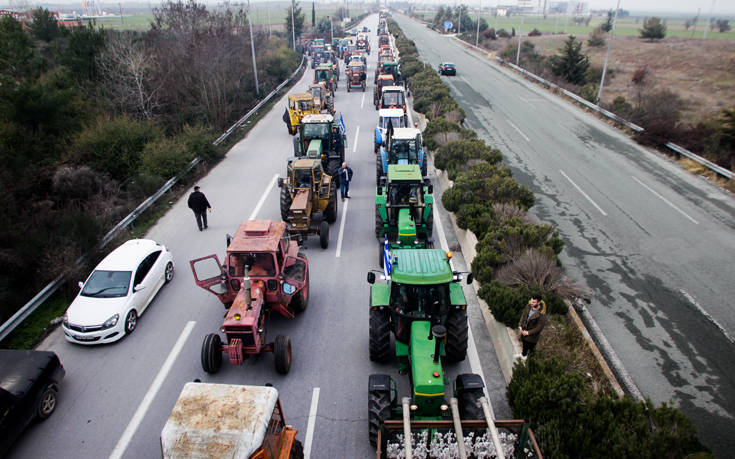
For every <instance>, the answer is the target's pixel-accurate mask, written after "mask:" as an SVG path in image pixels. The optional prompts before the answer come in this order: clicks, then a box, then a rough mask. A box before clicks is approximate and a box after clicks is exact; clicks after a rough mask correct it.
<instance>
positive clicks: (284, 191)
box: [281, 185, 291, 222]
mask: <svg viewBox="0 0 735 459" xmlns="http://www.w3.org/2000/svg"><path fill="white" fill-rule="evenodd" d="M290 210H291V193H289V191H288V188H286V186H285V185H284V186H283V188H281V220H283V221H284V222H285V221H287V219H288V214H289V212H290Z"/></svg>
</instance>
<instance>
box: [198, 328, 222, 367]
mask: <svg viewBox="0 0 735 459" xmlns="http://www.w3.org/2000/svg"><path fill="white" fill-rule="evenodd" d="M221 366H222V340H221V339H220V337H219V335H217V334H216V333H210V334H209V335H207V336H205V337H204V342H203V343H202V369H203V370H204V371H206V372H207V373H210V374H214V373H217V372H218V371H219V369H220V367H221Z"/></svg>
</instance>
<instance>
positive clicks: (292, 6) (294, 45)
mask: <svg viewBox="0 0 735 459" xmlns="http://www.w3.org/2000/svg"><path fill="white" fill-rule="evenodd" d="M248 1H250V0H248ZM293 9H294V0H291V38H293V50H294V52H295V51H296V23H295V22H294V20H293Z"/></svg>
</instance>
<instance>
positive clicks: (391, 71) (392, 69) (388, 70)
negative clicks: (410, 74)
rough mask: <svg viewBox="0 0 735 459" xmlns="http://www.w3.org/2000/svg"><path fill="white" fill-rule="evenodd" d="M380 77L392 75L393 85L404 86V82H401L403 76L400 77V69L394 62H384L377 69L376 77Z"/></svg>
mask: <svg viewBox="0 0 735 459" xmlns="http://www.w3.org/2000/svg"><path fill="white" fill-rule="evenodd" d="M380 75H392V76H393V80H394V81H395V84H396V85H398V86H404V87H405V86H406V83H405V81H403V76H402V75H401V69H400V66H399V65H398V62H395V61H385V62H383V64H382V65H381V66H380V68H379V69H378V76H380Z"/></svg>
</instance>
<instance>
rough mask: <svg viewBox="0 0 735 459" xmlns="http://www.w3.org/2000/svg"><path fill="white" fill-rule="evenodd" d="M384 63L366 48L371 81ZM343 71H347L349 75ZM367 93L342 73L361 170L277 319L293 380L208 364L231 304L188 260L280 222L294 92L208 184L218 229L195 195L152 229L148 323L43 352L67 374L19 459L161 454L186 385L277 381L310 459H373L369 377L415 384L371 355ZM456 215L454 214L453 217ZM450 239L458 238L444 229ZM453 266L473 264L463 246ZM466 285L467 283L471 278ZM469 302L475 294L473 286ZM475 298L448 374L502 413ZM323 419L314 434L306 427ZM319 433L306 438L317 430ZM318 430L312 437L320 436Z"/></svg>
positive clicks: (265, 365)
mask: <svg viewBox="0 0 735 459" xmlns="http://www.w3.org/2000/svg"><path fill="white" fill-rule="evenodd" d="M365 24H367V25H368V27H370V29H371V31H372V34H371V39H372V42H373V49H376V48H377V38H376V36H375V29H376V27H377V16H376V15H374V16H370V17H369V18H367V20H366V22H365ZM376 60H377V57H376V55H375V54H372V55H371V56H369V60H368V75H369V76H371V75H372V74H373V71H374V69H375V65H376ZM343 69H344V66H342V70H343ZM311 78H313V72H312V71H307V72H306V74H305V76H304V77H303V78H302V79H301V81H299V82H298V84H297V85H296V87H295V88H294V89H292V92H300V91H302V90H304V89H305V88H306V86H307V84H308V83H309V80H310V79H311ZM368 83H369V84H368V88H367V90H366V92H365V93H362V92H351V93H349V94H348V93H347V92H346V89H345V86H344V77H343V78H342V79H341V81H340V85H339V89H338V91H337V97H336V108H337V110H338V113H339V112H341V113H342V114H343V116H344V119H345V122H346V124H347V130H348V132H347V137H348V145H347V160H348V162H349V163H350V165H351V167H352V168H353V169H354V172H355V176H354V180H353V182H352V186H351V188H352V189H351V191H350V195H351V197H352V199H349V200H348V201H346V202H345V203H342V202H340V203H339V214H338V219H337V222H335V223H334V224H333V225H332V227H331V234H330V244H329V248H328V249H326V250H322V249H320V248H319V244H318V238H316V237H312V238H310V239H309V240H308V241H307V242H306V244H305V247H306V248H307V250H306V253H307V256H308V258H309V261H310V277H311V285H310V287H311V292H310V296H311V297H310V300H309V306H308V309H307V310H306V311H305V312H304V313H303V314H301V315H299V316H297V317H296V318H295V319H293V320H286V319H283V318H281V317H280V316H277V315H274V316H272V318H271V320H270V323H269V326H268V335H269V336H270V337H271V338H273V337H275V335H276V334H279V333H285V334H288V335H289V336H290V337H291V340H292V345H293V364H292V367H291V371H290V373H289V374H288V375H286V376H282V375H279V374H277V373H276V371H275V368H274V364H273V356H272V355H270V354H265V355H263V356H262V357H261V358H251V359H250V360H247V361H246V362H245V365H244V366H243V367H235V366H231V365H230V364H229V363H228V362H227V361H225V362H223V366H222V369H221V370H220V372H219V373H217V374H216V375H208V374H206V373H205V372H204V371H203V370H202V368H201V365H200V349H201V344H202V340H203V338H204V336H205V335H206V334H208V333H212V332H216V331H217V330H218V329H219V327H220V325H221V320H222V316H223V313H224V308H223V307H222V305H221V303H220V302H219V301H218V300H217V298H216V297H214V296H213V295H211V294H208V293H207V292H205V291H204V290H202V289H200V288H198V287H197V286H196V285H195V284H194V280H193V276H192V274H191V271H190V268H189V264H188V261H189V260H190V259H194V258H198V257H201V256H206V255H208V254H211V253H216V254H218V255H219V256H220V258H221V257H222V255H223V253H224V250H225V235H226V234H227V233H233V232H234V231H235V229H236V228H237V226H238V225H239V224H240V222H241V221H243V220H246V219H251V218H258V219H274V220H278V219H280V213H279V204H278V192H279V189H278V187H277V186H276V175H278V174H281V175H283V174H284V171H285V167H286V159H287V158H288V157H290V156H292V152H293V144H292V137H291V136H289V135H288V134H287V133H286V128H285V125H284V123H283V121H282V120H281V115H282V113H283V108H284V106H285V104H286V98H285V97H283V98H282V99H281V101H280V102H279V103H277V104H276V106H275V108H274V109H273V110H272V111H271V112H269V113H268V114H266V115H265V116H264V117H263V118H262V119H261V120H260V121H259V122H258V124H257V125H256V126H255V127H254V128H253V129H252V130H251V131H250V133H249V134H248V135H247V137H246V138H245V139H243V140H242V141H241V142H239V143H238V144H237V145H236V146H235V147H233V148H232V150H231V151H230V152H229V153H228V155H227V157H226V158H225V159H224V160H223V161H222V162H221V163H220V164H219V165H217V167H215V168H214V169H212V171H211V172H210V173H209V174H208V175H207V176H206V177H204V178H203V179H202V180H201V181H200V182H199V183H198V184H199V185H200V186H201V188H202V191H203V192H204V193H205V194H206V195H207V197H208V199H209V201H210V202H211V203H212V205H213V208H214V211H213V213H212V214H210V216H209V229H208V230H205V231H204V232H199V231H198V230H197V227H196V224H195V221H194V216H193V214H192V213H191V211H190V210H189V209H188V208H187V206H186V199H183V200H181V201H180V202H177V203H176V204H175V205H174V206H173V207H172V208H171V210H169V211H168V213H166V215H164V216H163V217H162V218H161V219H160V220H159V222H158V223H157V224H156V225H155V226H154V227H153V228H152V229H151V230H150V232H149V234H148V235H147V237H148V238H151V239H155V240H157V241H160V242H162V243H164V244H165V245H166V246H168V247H169V248H170V249H171V250H172V252H173V255H174V260H175V263H176V275H175V277H174V279H173V281H172V282H171V283H170V284H169V285H167V286H166V287H164V288H163V289H162V290H161V291H160V293H159V294H158V296H157V298H156V299H155V301H154V303H153V304H152V305H151V306H150V308H149V309H147V310H146V313H145V314H144V315H143V316H142V317H141V318H140V321H139V323H138V327H137V329H136V330H135V332H134V333H133V334H132V335H130V336H129V337H127V338H125V339H123V340H121V341H119V342H117V343H114V344H111V345H105V346H98V347H82V346H77V345H72V344H70V343H67V342H66V341H64V339H63V336H62V334H61V331H60V330H56V331H55V332H54V333H52V334H51V335H50V336H49V337H48V339H46V340H45V341H44V343H43V344H42V345H41V346H40V347H41V348H43V349H51V350H53V351H55V352H56V353H57V354H58V355H59V357H60V358H61V360H62V362H63V364H64V366H65V368H66V378H65V379H64V381H63V384H62V388H61V392H60V397H59V403H58V407H57V410H56V412H55V413H54V415H53V416H52V417H51V418H50V419H48V420H47V421H45V422H43V423H39V424H36V425H34V426H32V427H31V428H29V429H28V430H27V431H26V433H25V435H24V436H23V437H22V438H21V439H20V440H19V441H18V442H17V443H16V445H15V447H14V449H13V450H12V451H11V453H10V456H11V457H14V458H34V459H37V458H45V457H64V458H67V457H68V458H71V457H73V458H77V459H84V458H90V459H97V458H101V457H114V458H117V457H126V458H155V457H160V443H159V435H160V432H161V429H162V427H163V425H164V424H165V422H166V419H167V418H168V415H169V413H170V411H171V409H172V407H173V405H174V403H175V401H176V399H177V397H178V394H179V392H180V390H181V388H182V387H183V385H184V384H185V383H186V382H189V381H193V380H195V379H200V380H202V381H205V382H217V383H230V384H265V383H272V384H274V386H275V387H276V388H277V389H279V392H280V396H281V399H282V403H283V407H284V410H285V417H286V421H287V422H288V423H289V424H292V425H294V426H295V427H296V428H298V429H299V434H298V437H297V438H299V439H300V440H301V441H304V442H305V443H307V449H308V448H309V445H308V444H309V443H310V451H311V457H313V458H361V457H364V458H368V457H374V455H375V452H374V450H373V449H372V448H371V447H370V445H369V443H368V435H367V432H368V426H367V381H368V375H369V374H371V373H378V372H379V373H390V374H391V375H393V376H394V377H395V378H397V380H398V382H399V385H400V389H401V392H402V393H403V392H406V391H407V389H408V378H407V377H405V376H399V375H398V374H397V366H396V364H394V363H392V364H384V365H376V364H373V363H371V362H370V361H369V359H368V344H367V343H368V307H369V303H368V293H369V284H367V282H366V274H367V272H368V270H369V269H373V268H377V267H378V266H377V241H376V239H375V237H374V193H375V173H374V171H375V159H374V158H375V156H374V153H373V132H374V127H375V124H376V121H377V112H376V111H375V110H374V108H373V106H372V78H368ZM444 218H446V215H444ZM446 234H447V239H448V240H449V245H450V246H453V245H456V242H453V241H454V235H453V234H452V232H451V231H450V230H448V229H447V230H446ZM455 268H456V269H462V268H464V261H463V259H462V257H461V254H457V255H456V256H455ZM465 287H466V286H465ZM465 293H466V295H468V298H470V299H471V298H474V295H473V292H472V291H471V289H468V288H465ZM475 306H476V302H475V303H474V304H473V303H471V304H470V314H469V315H470V321H471V329H472V332H473V335H474V343H476V346H472V345H471V351H472V349H474V350H475V351H476V353H477V354H476V355H478V356H479V358H476V359H473V358H472V357H473V355H470V358H468V359H467V360H465V361H464V362H462V363H460V364H456V365H453V366H451V367H449V368H447V370H448V373H449V374H452V375H454V374H457V373H459V372H470V371H475V372H477V371H481V372H482V373H483V374H484V376H485V380H486V385H487V387H488V392H489V394H490V398H491V401H492V403H493V405H494V408H495V412H496V415H497V416H498V418H508V417H510V410H509V408H508V406H507V402H506V401H505V383H504V380H503V378H502V375H501V373H500V370H499V367H498V362H497V359H496V357H495V352H494V350H493V347H492V342H491V340H490V337H489V335H488V333H487V329H486V327H485V326H484V323H483V322H482V319H481V316H480V312H479V311H478V310H477V308H476V307H475ZM310 420H311V421H313V422H312V424H313V428H312V429H308V428H307V427H308V426H309V424H310V422H309V421H310ZM307 431H308V432H307ZM307 434H311V435H310V438H311V441H308V440H309V438H307V437H308V435H307Z"/></svg>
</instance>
